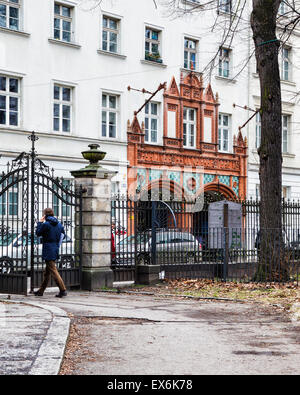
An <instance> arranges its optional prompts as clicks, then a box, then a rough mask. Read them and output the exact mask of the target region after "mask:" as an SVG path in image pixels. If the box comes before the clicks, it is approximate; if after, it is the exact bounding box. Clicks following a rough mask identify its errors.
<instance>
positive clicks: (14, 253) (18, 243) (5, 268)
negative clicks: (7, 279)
mask: <svg viewBox="0 0 300 395" xmlns="http://www.w3.org/2000/svg"><path fill="white" fill-rule="evenodd" d="M30 244H31V235H30V234H29V235H28V237H27V235H24V234H21V233H19V234H18V233H13V232H12V233H9V234H7V235H5V236H3V237H0V274H10V273H11V272H12V271H18V270H28V271H29V270H30V266H31V264H30V261H31V256H30V251H29V249H28V253H27V252H26V250H27V247H28V246H30ZM34 244H35V247H34V248H35V251H34V257H35V260H34V268H35V269H43V268H44V265H45V263H44V262H43V260H42V238H41V237H37V236H34ZM24 249H25V251H24ZM23 256H27V265H26V268H25V267H24V258H23ZM57 266H58V268H59V269H68V268H71V267H74V240H72V239H71V238H70V237H69V236H68V235H66V237H65V238H64V240H63V242H62V246H61V248H60V259H59V261H58V264H57Z"/></svg>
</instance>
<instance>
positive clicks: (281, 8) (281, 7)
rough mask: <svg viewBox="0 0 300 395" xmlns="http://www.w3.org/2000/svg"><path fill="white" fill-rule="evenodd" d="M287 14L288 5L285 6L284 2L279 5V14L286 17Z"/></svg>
mask: <svg viewBox="0 0 300 395" xmlns="http://www.w3.org/2000/svg"><path fill="white" fill-rule="evenodd" d="M286 12H287V5H286V4H285V2H284V1H282V2H281V3H280V5H279V9H278V14H279V15H284V14H285V13H286Z"/></svg>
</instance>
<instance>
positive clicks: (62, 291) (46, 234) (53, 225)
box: [34, 208, 67, 298]
mask: <svg viewBox="0 0 300 395" xmlns="http://www.w3.org/2000/svg"><path fill="white" fill-rule="evenodd" d="M36 235H37V236H38V237H40V236H42V242H43V253H42V256H43V259H44V260H45V261H46V269H45V272H44V280H43V282H42V285H41V286H40V289H39V290H38V291H36V292H34V295H35V296H43V294H44V291H45V289H46V288H47V285H48V282H49V279H50V277H51V276H52V277H53V279H54V281H55V283H56V285H57V286H58V288H59V294H57V295H56V296H57V297H58V298H62V297H63V296H67V292H66V287H65V284H64V282H63V280H62V278H61V277H60V275H59V273H58V271H57V268H56V266H55V261H56V260H57V259H58V258H59V247H60V241H61V237H62V235H63V236H64V235H65V230H64V227H63V226H62V224H61V223H60V222H59V221H58V219H57V218H55V217H54V212H53V210H52V209H51V208H46V209H45V210H44V212H43V217H42V218H41V219H40V221H39V222H38V224H37V228H36Z"/></svg>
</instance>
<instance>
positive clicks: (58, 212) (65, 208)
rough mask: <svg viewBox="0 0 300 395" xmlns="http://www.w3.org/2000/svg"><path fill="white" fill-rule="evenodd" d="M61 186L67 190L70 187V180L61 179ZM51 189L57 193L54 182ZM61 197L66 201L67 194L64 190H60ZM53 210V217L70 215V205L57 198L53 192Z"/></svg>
mask: <svg viewBox="0 0 300 395" xmlns="http://www.w3.org/2000/svg"><path fill="white" fill-rule="evenodd" d="M62 186H63V187H64V188H65V189H67V190H69V189H70V187H71V180H63V181H62ZM53 189H54V190H55V191H56V192H57V193H58V189H59V188H58V186H57V185H56V184H54V185H53ZM60 193H61V197H62V199H64V200H65V201H68V196H67V194H66V193H65V192H60ZM52 205H53V211H54V215H55V217H70V216H71V206H70V205H67V204H66V203H65V202H63V201H62V200H60V199H59V197H58V196H56V194H55V193H53V202H52Z"/></svg>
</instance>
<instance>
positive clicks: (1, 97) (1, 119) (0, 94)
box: [0, 75, 20, 127]
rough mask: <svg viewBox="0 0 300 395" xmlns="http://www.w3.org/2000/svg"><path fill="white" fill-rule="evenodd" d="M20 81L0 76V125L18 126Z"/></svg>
mask: <svg viewBox="0 0 300 395" xmlns="http://www.w3.org/2000/svg"><path fill="white" fill-rule="evenodd" d="M19 123H20V79H19V78H15V77H9V76H5V75H0V125H4V126H15V127H17V126H19Z"/></svg>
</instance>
